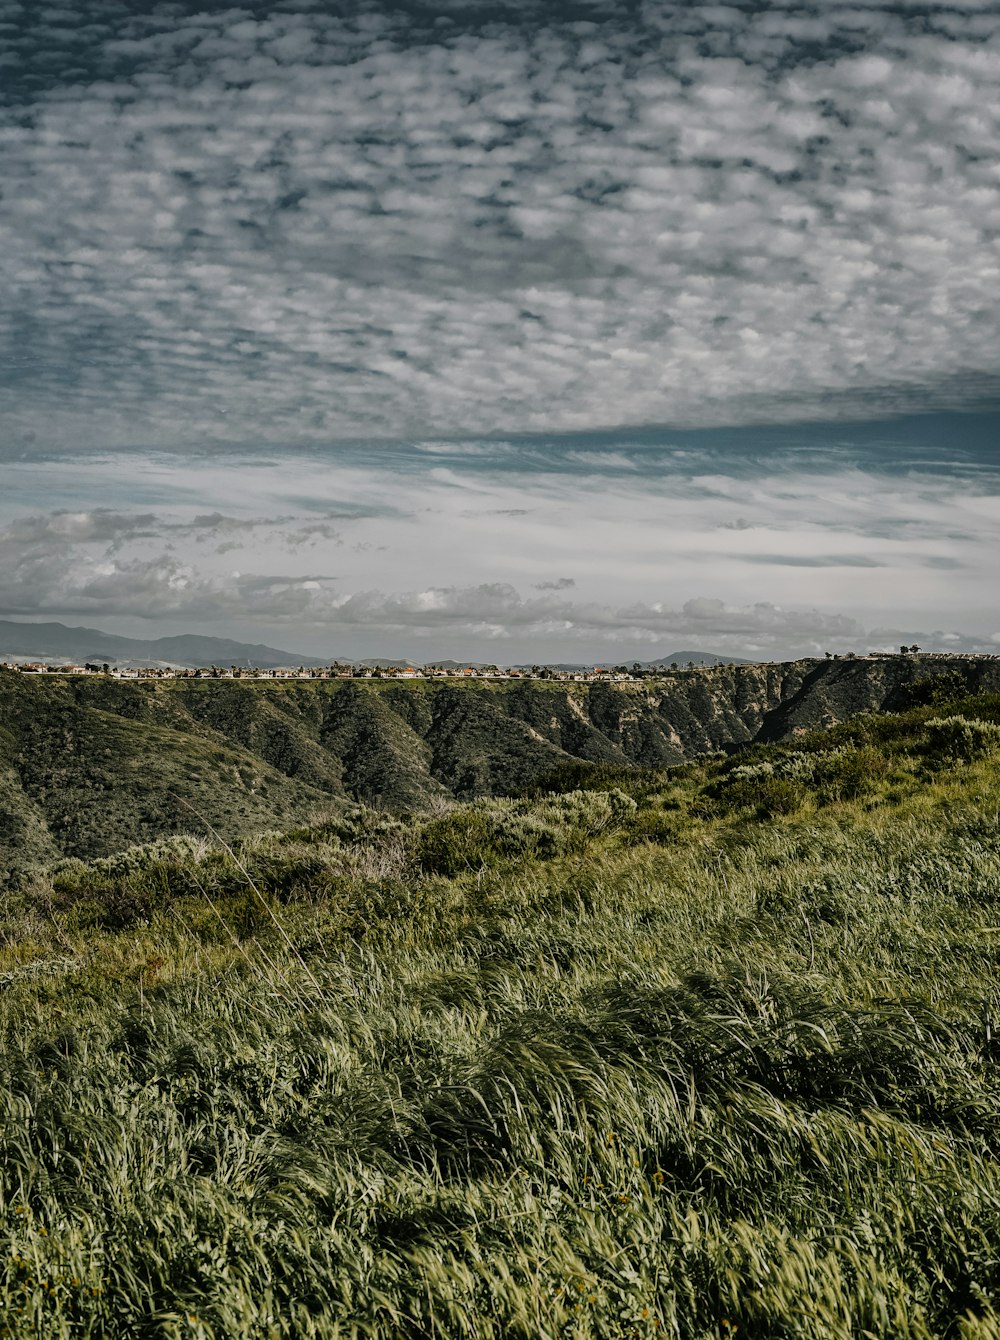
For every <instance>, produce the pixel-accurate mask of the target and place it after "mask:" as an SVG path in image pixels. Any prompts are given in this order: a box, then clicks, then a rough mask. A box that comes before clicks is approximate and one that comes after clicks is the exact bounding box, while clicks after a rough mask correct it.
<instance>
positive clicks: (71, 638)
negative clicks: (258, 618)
mask: <svg viewBox="0 0 1000 1340" xmlns="http://www.w3.org/2000/svg"><path fill="white" fill-rule="evenodd" d="M5 656H18V657H25V656H30V657H37V658H38V659H39V660H51V659H52V658H53V657H65V659H66V660H68V661H79V662H84V661H91V662H98V663H100V662H103V661H107V662H109V663H110V664H119V663H121V662H125V661H137V662H142V663H145V664H149V663H150V662H151V661H159V662H163V663H165V664H167V665H183V666H193V665H246V664H247V663H249V664H250V665H257V666H261V667H262V668H264V669H270V668H272V667H274V666H278V665H307V666H308V665H328V664H329V661H328V660H320V659H318V658H317V657H315V656H302V655H301V654H300V653H299V652H297V651H281V650H279V649H278V648H277V647H267V646H263V645H260V644H257V643H250V642H234V641H232V640H231V639H230V638H225V637H199V636H197V635H196V634H193V633H183V634H181V635H180V636H178V637H158V638H153V639H152V640H150V641H143V640H141V639H139V638H134V637H120V636H119V635H118V634H116V633H104V632H101V630H100V629H98V628H69V627H67V626H66V624H62V623H16V622H14V621H13V620H11V619H0V660H2V659H3V658H4V657H5Z"/></svg>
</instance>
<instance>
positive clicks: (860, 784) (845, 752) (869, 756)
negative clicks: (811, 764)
mask: <svg viewBox="0 0 1000 1340" xmlns="http://www.w3.org/2000/svg"><path fill="white" fill-rule="evenodd" d="M888 774H889V762H888V760H887V758H886V756H885V754H884V753H883V752H882V751H881V750H880V749H873V748H872V747H871V746H870V745H867V746H863V747H861V748H858V749H831V750H830V752H829V753H827V754H820V755H818V756H817V758H816V767H815V770H814V773H813V776H814V779H815V781H816V783H817V784H818V785H819V787H820V789H821V794H822V798H823V799H824V800H853V799H855V798H856V797H857V796H863V795H866V794H867V793H868V792H870V791H871V790H872V788H873V787H874V786H875V785H876V784H877V783H878V782H880V781H882V780H883V779H884V778H885V777H887V776H888Z"/></svg>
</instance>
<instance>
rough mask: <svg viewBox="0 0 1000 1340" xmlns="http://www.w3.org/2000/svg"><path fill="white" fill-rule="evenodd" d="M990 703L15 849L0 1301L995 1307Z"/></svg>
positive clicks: (934, 1332) (598, 1318)
mask: <svg viewBox="0 0 1000 1340" xmlns="http://www.w3.org/2000/svg"><path fill="white" fill-rule="evenodd" d="M998 706H1000V704H998V703H997V702H996V701H995V700H993V699H985V698H984V699H975V700H968V701H961V700H955V701H952V702H950V703H945V704H940V703H935V704H925V705H923V706H918V707H915V708H913V709H912V710H910V711H908V712H906V713H904V714H902V715H900V716H897V717H893V718H880V717H866V718H862V719H860V720H856V721H854V722H853V723H849V724H848V726H846V727H841V728H838V730H836V731H834V732H830V733H828V734H826V735H820V734H815V735H812V736H808V737H807V736H803V737H802V738H800V739H797V740H795V741H794V742H791V743H789V744H787V745H784V746H782V747H780V748H772V749H770V750H765V749H756V750H753V751H750V752H749V753H747V754H745V755H739V756H734V757H732V758H729V759H709V760H705V761H703V762H701V763H697V764H690V765H687V766H685V767H684V768H680V769H676V770H673V771H670V772H655V771H645V772H637V773H635V774H623V773H622V772H620V771H619V770H610V771H607V770H606V771H604V772H601V771H600V768H599V767H597V768H595V769H594V770H593V771H591V772H590V773H588V772H587V771H586V769H584V770H583V771H581V770H579V769H576V770H575V771H574V774H573V776H572V777H571V778H569V782H570V789H568V790H566V791H563V792H558V793H545V794H535V795H531V796H525V797H521V798H511V799H507V800H492V801H478V802H476V803H475V804H473V805H471V806H460V807H455V808H447V807H444V806H442V808H441V811H440V813H439V814H437V815H436V816H433V817H427V816H422V817H407V816H397V817H389V816H386V815H380V814H376V813H374V812H372V811H370V810H364V809H362V808H355V809H352V810H350V811H348V812H346V813H345V814H344V815H343V816H340V817H335V818H331V819H329V820H328V821H326V822H324V823H321V824H317V825H314V826H305V827H301V828H299V829H297V830H293V831H288V832H283V833H272V834H265V835H260V836H258V837H256V838H253V839H245V840H243V841H242V842H240V843H238V844H236V845H235V846H233V847H231V848H228V849H227V848H223V847H220V846H219V845H218V844H215V843H214V842H213V839H212V836H211V834H210V833H209V834H206V835H204V836H203V837H199V838H196V839H171V840H169V841H166V842H163V843H160V844H157V845H155V846H153V847H148V848H139V849H133V850H131V851H128V852H125V853H121V854H119V855H117V856H112V857H109V858H107V859H106V860H103V861H98V862H90V863H84V862H81V861H75V862H61V863H58V864H56V865H50V866H47V867H38V868H37V869H35V870H34V871H33V872H31V873H29V874H25V875H23V876H22V877H21V878H20V879H19V880H18V881H17V882H16V883H15V884H12V885H11V886H10V887H9V889H8V891H7V892H6V894H5V899H4V911H3V921H2V925H0V930H2V940H3V948H2V950H0V1067H2V1083H0V1105H2V1107H3V1117H2V1129H3V1133H4V1155H3V1158H2V1160H0V1270H2V1271H3V1272H4V1281H3V1285H2V1296H3V1301H4V1306H3V1309H2V1317H0V1335H3V1334H6V1335H9V1336H17V1337H28V1336H44V1337H49V1336H66V1337H78V1336H92V1337H97V1336H106V1335H115V1336H118V1335H121V1336H136V1337H139V1336H141V1337H147V1336H158V1337H159V1336H163V1337H181V1336H203V1337H204V1336H213V1337H229V1336H241V1337H242V1336H247V1337H261V1338H262V1340H263V1338H264V1337H267V1338H268V1340H270V1337H285V1336H287V1337H298V1336H305V1337H308V1336H316V1337H328V1336H329V1337H334V1336H342V1337H348V1336H354V1337H399V1340H409V1337H428V1338H429V1337H440V1338H442V1340H443V1338H445V1337H475V1338H476V1340H479V1338H480V1337H483V1338H485V1337H490V1338H493V1337H495V1338H496V1340H501V1338H503V1340H506V1337H515V1338H517V1337H523V1340H547V1338H548V1337H553V1338H554V1337H579V1340H590V1338H591V1337H594V1338H596V1337H609V1338H610V1337H632V1336H640V1337H645V1336H656V1335H673V1336H679V1337H683V1338H684V1340H710V1338H711V1340H719V1338H720V1337H733V1336H738V1337H754V1340H772V1338H773V1337H777V1338H778V1340H782V1338H785V1337H787V1340H800V1338H806V1340H828V1338H829V1337H834V1338H835V1340H838V1338H839V1337H843V1338H844V1340H848V1338H850V1340H853V1338H854V1337H864V1336H868V1337H878V1340H896V1337H903V1338H904V1340H928V1338H930V1337H961V1338H963V1340H973V1337H975V1338H976V1340H986V1338H987V1337H988V1338H990V1340H996V1337H1000V1301H998V1300H1000V1247H998V1244H1000V1161H998V1148H1000V1146H998V1141H1000V1070H998V1062H1000V990H998V987H997V981H998V966H1000V754H998V753H997V752H995V749H994V745H993V743H992V735H991V733H990V732H988V731H987V732H982V731H976V730H973V732H972V736H973V737H974V739H975V747H974V748H973V750H972V754H973V756H972V757H971V758H970V759H969V761H965V762H959V761H955V759H954V758H950V757H949V756H948V750H947V749H946V750H944V751H943V752H942V748H941V742H940V739H939V738H937V737H936V735H935V731H936V728H935V727H933V726H931V725H928V722H929V721H932V720H934V719H947V718H949V717H952V716H963V717H965V718H966V719H967V720H968V719H972V720H977V721H985V722H991V721H993V720H995V718H996V716H997V709H998ZM955 734H956V732H955V729H954V728H949V730H948V731H946V732H945V735H946V737H947V740H949V741H950V740H952V739H953V738H954V737H955ZM938 735H940V731H938ZM957 738H958V739H959V740H960V741H961V740H964V739H965V738H966V733H965V731H964V728H960V729H959V730H958V734H957ZM949 749H950V745H949ZM765 765H766V766H765ZM768 768H769V769H770V771H768ZM753 769H756V770H757V771H756V772H753V771H750V772H749V774H748V770H753ZM775 782H781V783H787V786H786V787H784V788H782V790H781V794H782V795H784V797H785V798H784V800H783V801H782V803H781V804H778V805H775V804H773V803H772V800H773V796H772V797H771V800H769V799H768V796H769V794H770V793H769V791H768V786H769V785H770V784H772V783H775ZM789 788H790V790H789ZM535 789H536V790H537V788H535Z"/></svg>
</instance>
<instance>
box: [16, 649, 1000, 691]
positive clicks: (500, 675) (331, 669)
mask: <svg viewBox="0 0 1000 1340" xmlns="http://www.w3.org/2000/svg"><path fill="white" fill-rule="evenodd" d="M982 655H983V654H982V653H972V652H922V651H921V648H920V647H918V646H916V645H911V646H901V647H900V648H899V651H898V652H888V651H868V652H854V651H847V652H826V653H825V656H822V657H821V656H816V657H807V658H803V659H808V660H817V661H820V660H824V659H825V660H849V661H856V660H869V661H870V660H881V659H884V658H886V657H893V658H895V657H898V656H911V657H913V656H920V658H921V659H928V660H936V659H946V660H953V659H955V658H957V657H960V658H961V659H967V660H980V659H982ZM720 663H721V662H720ZM712 668H715V667H714V666H706V665H704V664H698V663H697V662H695V661H687V662H683V661H672V662H670V663H669V664H662V663H656V664H647V665H642V664H640V663H639V662H633V664H632V665H595V666H593V667H592V668H590V667H587V668H584V667H575V666H574V667H572V668H568V667H566V666H551V665H532V666H499V665H469V666H456V665H436V664H433V663H431V664H428V665H422V666H415V665H400V664H393V663H391V662H389V663H386V664H383V665H371V664H364V665H359V664H352V663H349V662H342V661H334V662H332V664H330V665H327V666H322V665H320V666H315V665H314V666H304V665H300V666H279V667H260V666H240V665H228V666H221V665H209V666H196V667H187V666H162V665H158V666H132V665H129V666H119V665H115V664H113V663H110V662H107V661H105V662H101V663H100V664H98V663H96V662H91V661H87V662H84V664H83V665H76V664H70V663H65V664H64V663H60V662H58V661H29V660H18V661H14V660H10V661H0V671H12V672H15V673H18V674H22V675H103V676H108V677H110V678H112V679H154V680H162V679H251V680H260V679H270V680H274V679H279V680H302V679H310V680H311V679H400V680H412V679H463V680H464V679H488V680H525V679H531V680H537V679H542V680H558V681H563V682H571V683H585V684H586V683H591V684H592V683H613V684H618V683H628V682H636V681H639V680H643V679H656V678H662V677H663V676H664V675H665V674H671V673H677V672H685V673H692V672H700V671H704V670H706V669H712Z"/></svg>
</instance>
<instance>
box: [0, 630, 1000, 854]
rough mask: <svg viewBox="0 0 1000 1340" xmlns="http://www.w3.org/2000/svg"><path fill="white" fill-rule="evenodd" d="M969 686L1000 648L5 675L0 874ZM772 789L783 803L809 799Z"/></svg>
mask: <svg viewBox="0 0 1000 1340" xmlns="http://www.w3.org/2000/svg"><path fill="white" fill-rule="evenodd" d="M971 689H977V690H989V689H992V690H993V691H998V690H1000V658H990V657H982V658H979V659H975V658H965V659H962V658H957V659H956V660H955V661H954V662H953V663H952V662H950V661H947V660H943V659H942V660H938V659H933V660H931V659H928V660H927V661H921V660H918V659H917V658H911V657H902V656H900V657H893V658H886V659H885V660H881V661H878V660H873V661H860V660H858V661H853V662H852V661H849V660H843V661H828V662H827V661H824V662H809V661H798V662H793V663H790V664H788V665H763V666H761V665H737V666H734V665H723V666H714V667H710V668H705V669H700V670H696V671H695V670H693V671H691V672H685V673H684V674H680V675H669V674H665V675H664V676H663V677H662V679H659V680H644V681H643V682H642V683H641V684H623V685H609V684H600V683H595V684H582V683H581V684H564V683H559V682H544V681H533V682H531V683H517V682H511V683H491V682H488V681H470V682H466V683H462V682H456V681H446V682H432V681H423V682H421V681H416V682H406V683H404V682H400V681H394V680H381V681H374V680H373V681H367V680H366V681H357V680H315V681H289V682H282V681H259V682H254V681H244V680H239V679H237V680H175V681H169V680H167V681H156V680H151V681H118V680H114V679H111V678H108V677H106V676H103V675H92V676H79V677H75V678H74V677H72V676H64V677H56V676H45V675H23V674H17V673H14V672H8V671H0V879H3V878H4V877H5V876H6V875H9V874H11V873H13V872H17V871H19V870H24V869H28V868H30V867H32V866H34V865H36V864H37V863H38V862H40V861H53V860H56V859H57V858H58V857H60V856H66V857H77V858H80V859H82V860H92V859H94V858H100V857H106V856H110V855H112V854H113V853H115V852H117V851H120V850H121V849H122V848H124V847H128V846H135V845H138V844H142V843H148V842H153V841H156V840H157V839H160V838H166V837H171V836H174V835H177V834H183V833H185V832H188V831H189V830H191V828H192V826H193V825H196V824H199V823H201V822H202V821H204V822H207V823H208V824H210V825H211V827H212V828H213V829H214V830H215V831H216V832H217V833H218V834H219V836H220V837H221V838H223V839H224V840H225V841H227V842H231V841H235V840H238V839H241V838H244V837H248V836H251V835H253V834H254V833H258V832H260V831H261V830H268V829H280V828H286V827H288V825H289V824H291V823H301V822H305V821H307V820H308V821H319V820H320V819H325V818H329V817H330V816H332V815H336V814H337V813H339V812H340V811H342V810H343V809H345V808H347V807H349V806H350V805H352V804H355V803H358V802H361V803H362V804H366V805H370V806H373V807H375V808H384V809H388V810H392V811H394V812H397V813H403V812H413V811H420V810H423V811H433V810H434V809H435V807H437V806H440V805H442V804H445V803H447V802H448V801H449V800H452V799H458V800H472V799H475V798H477V797H488V796H497V795H518V794H520V795H524V796H527V795H532V794H535V795H537V794H540V793H541V792H543V791H545V790H547V789H550V788H552V787H554V788H556V789H559V790H573V789H575V788H577V787H579V786H583V787H585V788H587V789H594V788H595V786H597V785H598V783H599V779H600V777H601V776H602V775H611V774H617V775H619V776H622V777H626V778H628V777H629V776H630V775H631V773H632V772H633V771H634V770H635V769H637V768H639V769H643V770H649V771H651V773H655V774H661V773H662V772H663V770H664V769H666V768H669V767H671V766H674V765H676V764H678V763H682V762H684V761H685V760H686V759H690V758H693V757H696V756H704V755H705V754H707V753H711V752H712V751H716V750H719V749H731V748H737V747H745V746H747V745H748V744H749V743H750V742H751V741H752V740H754V739H763V740H772V741H774V740H783V739H788V738H791V737H797V736H799V735H800V734H802V732H803V731H805V732H808V731H809V730H811V729H812V728H814V727H816V726H820V725H822V726H828V725H830V724H831V723H834V722H842V721H844V720H846V719H848V718H850V717H853V716H855V715H856V714H857V713H859V712H862V711H865V710H872V709H882V708H893V709H910V710H912V709H917V708H927V709H934V711H936V713H937V715H938V716H945V715H947V713H948V711H950V710H951V706H949V705H950V704H951V705H953V704H954V702H955V701H957V700H959V699H961V698H963V697H964V696H966V694H967V693H968V692H969V691H970V690H971ZM845 766H846V765H845ZM859 766H861V767H862V770H864V768H865V767H866V766H867V765H865V764H863V763H862V764H859ZM595 769H596V770H597V771H596V772H595ZM602 769H603V770H604V772H603V774H602V773H601V770H602ZM574 774H575V775H576V778H577V780H576V781H574V780H573V777H574ZM792 780H793V781H794V779H792ZM600 785H601V786H603V789H607V787H606V786H604V784H603V783H600ZM621 785H622V789H624V790H625V791H626V792H627V793H629V794H631V788H632V785H633V783H632V782H631V781H630V780H626V781H624V782H622V783H621ZM767 790H768V791H769V792H770V793H771V801H770V803H771V805H772V808H773V809H774V811H775V812H777V809H778V807H780V805H781V804H785V805H786V806H787V805H793V804H795V803H798V800H800V799H801V796H800V795H799V794H798V793H797V792H796V791H795V789H794V786H793V787H790V786H788V785H786V784H785V783H784V782H773V783H769V784H768V786H767Z"/></svg>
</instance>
